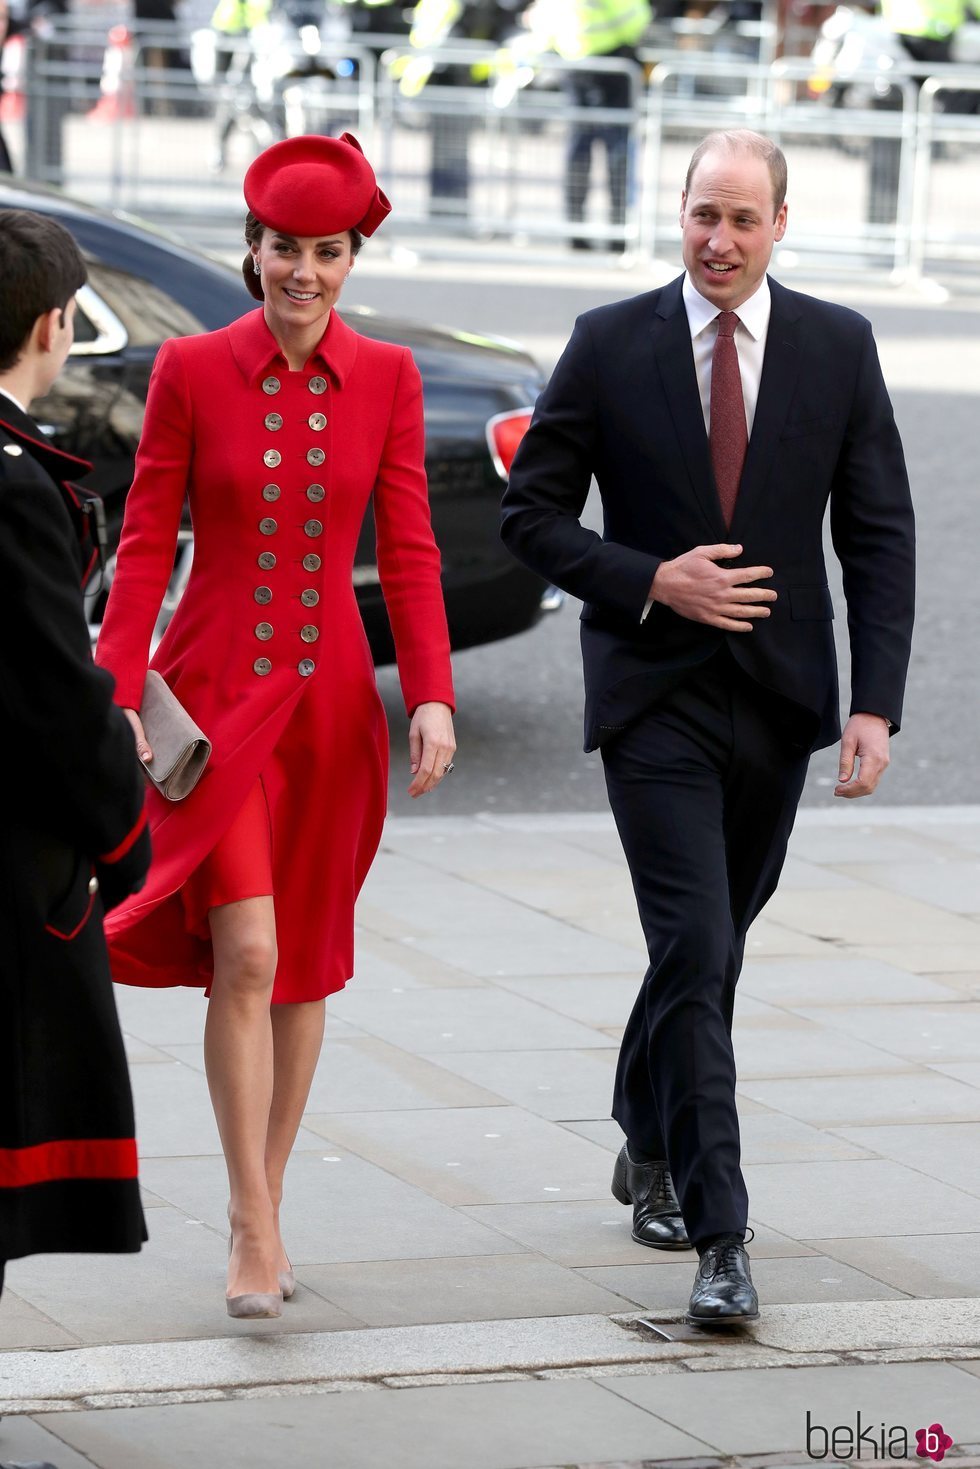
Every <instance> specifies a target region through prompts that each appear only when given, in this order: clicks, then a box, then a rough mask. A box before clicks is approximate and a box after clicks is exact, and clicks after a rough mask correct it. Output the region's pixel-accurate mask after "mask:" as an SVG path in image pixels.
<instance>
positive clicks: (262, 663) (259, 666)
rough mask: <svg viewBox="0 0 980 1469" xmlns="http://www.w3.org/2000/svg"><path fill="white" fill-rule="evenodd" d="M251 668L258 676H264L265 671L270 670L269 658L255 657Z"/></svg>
mask: <svg viewBox="0 0 980 1469" xmlns="http://www.w3.org/2000/svg"><path fill="white" fill-rule="evenodd" d="M252 669H253V672H255V673H257V674H258V675H259V677H260V678H264V677H265V675H266V674H267V673H271V672H272V660H271V658H256V660H255V662H254V663H253V664H252Z"/></svg>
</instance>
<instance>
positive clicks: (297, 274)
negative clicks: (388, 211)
mask: <svg viewBox="0 0 980 1469" xmlns="http://www.w3.org/2000/svg"><path fill="white" fill-rule="evenodd" d="M251 248H252V256H253V259H254V260H255V261H256V263H257V265H258V267H259V273H260V276H261V281H262V290H263V292H264V294H265V318H266V321H267V322H268V324H269V328H270V330H271V331H272V333H273V335H274V336H275V337H277V338H280V337H286V338H289V337H293V336H295V335H296V334H297V332H299V333H302V332H304V331H308V330H310V329H311V328H313V327H315V326H316V325H317V324H320V325H321V326H324V327H325V326H326V318H327V316H328V315H329V313H330V308H331V307H332V306H333V305H334V303H335V302H336V300H337V298H338V296H339V295H340V292H341V289H342V287H343V284H344V281H345V280H346V279H347V275H348V272H349V271H350V268H351V266H352V265H353V263H354V257H353V254H352V253H351V240H350V235H349V233H348V232H347V231H346V230H344V231H342V232H341V233H340V234H337V235H324V236H322V237H319V238H318V237H317V236H315V235H299V236H296V235H284V234H280V233H278V232H277V231H275V230H270V229H266V230H264V231H263V233H262V238H261V240H259V241H258V243H256V244H254V245H253V246H252V247H251Z"/></svg>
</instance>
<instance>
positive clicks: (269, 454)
mask: <svg viewBox="0 0 980 1469" xmlns="http://www.w3.org/2000/svg"><path fill="white" fill-rule="evenodd" d="M262 463H263V464H264V465H265V467H266V469H278V468H279V466H280V464H281V463H282V455H281V454H280V453H279V450H278V449H266V451H265V453H264V454H263V455H262Z"/></svg>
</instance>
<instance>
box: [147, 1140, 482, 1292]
mask: <svg viewBox="0 0 980 1469" xmlns="http://www.w3.org/2000/svg"><path fill="white" fill-rule="evenodd" d="M373 1115H380V1114H373ZM384 1115H387V1114H384ZM413 1115H416V1114H413ZM310 1120H311V1121H312V1120H313V1119H310ZM144 1172H145V1174H146V1176H147V1178H148V1180H149V1181H150V1182H152V1184H153V1187H154V1189H155V1191H156V1192H157V1193H159V1194H161V1195H162V1196H163V1197H165V1198H167V1199H168V1201H169V1202H171V1203H172V1204H174V1205H175V1206H176V1207H177V1208H178V1209H180V1210H181V1211H182V1212H183V1213H185V1214H187V1215H188V1216H189V1217H190V1218H194V1219H200V1220H201V1221H202V1222H203V1223H205V1224H207V1225H208V1226H209V1227H210V1228H211V1229H213V1230H217V1231H218V1232H219V1233H223V1232H224V1231H225V1230H226V1229H227V1227H228V1226H227V1219H226V1209H227V1198H228V1195H227V1182H226V1179H225V1174H224V1162H223V1160H222V1159H220V1158H192V1159H174V1158H168V1159H151V1160H149V1162H148V1163H147V1165H146V1168H145V1170H144ZM286 1180H287V1181H286V1197H285V1200H284V1203H283V1210H282V1229H283V1238H284V1240H285V1242H286V1248H287V1250H288V1252H289V1255H290V1258H291V1259H292V1261H293V1264H294V1265H296V1266H297V1267H299V1266H300V1265H307V1264H309V1265H322V1264H327V1263H333V1262H337V1261H344V1260H411V1259H417V1258H425V1257H430V1256H440V1255H445V1256H457V1255H482V1254H491V1255H494V1254H507V1253H509V1252H510V1246H508V1244H507V1241H506V1240H505V1239H504V1238H503V1237H502V1236H501V1235H500V1234H498V1233H496V1232H495V1231H492V1230H488V1229H484V1228H482V1227H481V1226H480V1225H478V1224H477V1223H475V1222H474V1221H473V1220H472V1219H468V1218H467V1217H466V1215H464V1214H461V1213H460V1212H459V1211H457V1210H454V1209H451V1208H449V1207H448V1206H447V1205H446V1204H444V1203H442V1202H441V1201H440V1200H439V1199H437V1198H434V1197H432V1196H431V1195H430V1194H428V1193H426V1192H424V1191H423V1190H422V1189H420V1188H416V1187H414V1186H413V1185H412V1184H411V1183H407V1182H405V1181H404V1179H401V1178H396V1177H393V1176H392V1174H391V1173H388V1172H386V1171H385V1170H384V1169H383V1168H381V1167H375V1166H373V1165H372V1164H371V1163H367V1162H365V1161H364V1160H363V1159H362V1158H358V1157H355V1156H354V1155H353V1154H352V1153H350V1152H349V1151H347V1150H346V1149H342V1148H339V1147H337V1146H336V1144H329V1145H324V1144H323V1142H321V1144H320V1147H319V1148H318V1149H317V1151H316V1152H310V1153H307V1152H298V1153H294V1154H293V1156H292V1158H291V1159H290V1162H289V1170H288V1172H287V1175H286Z"/></svg>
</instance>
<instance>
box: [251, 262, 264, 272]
mask: <svg viewBox="0 0 980 1469" xmlns="http://www.w3.org/2000/svg"><path fill="white" fill-rule="evenodd" d="M252 269H253V270H254V271H255V274H256V275H261V274H262V272H261V270H260V269H259V262H258V261H257V260H253V261H252Z"/></svg>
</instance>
